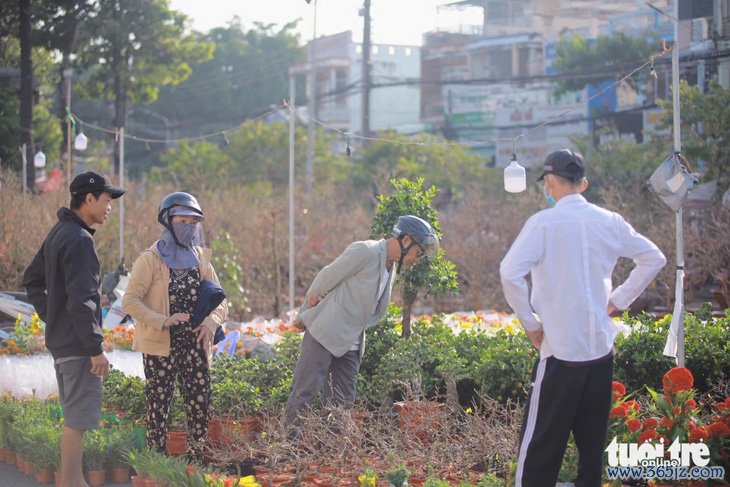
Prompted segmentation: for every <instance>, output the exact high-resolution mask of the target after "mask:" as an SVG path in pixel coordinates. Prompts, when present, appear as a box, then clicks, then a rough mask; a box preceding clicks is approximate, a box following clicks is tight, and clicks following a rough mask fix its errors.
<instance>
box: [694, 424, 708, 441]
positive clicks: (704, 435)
mask: <svg viewBox="0 0 730 487" xmlns="http://www.w3.org/2000/svg"><path fill="white" fill-rule="evenodd" d="M709 437H710V433H709V431H707V428H706V427H704V426H698V427H696V428H695V429H693V430H692V431H690V433H689V441H690V442H692V443H699V442H700V441H704V440H706V439H708V438H709Z"/></svg>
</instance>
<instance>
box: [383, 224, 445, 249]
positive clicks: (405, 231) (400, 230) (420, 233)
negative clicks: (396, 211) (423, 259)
mask: <svg viewBox="0 0 730 487" xmlns="http://www.w3.org/2000/svg"><path fill="white" fill-rule="evenodd" d="M406 235H408V236H409V237H411V238H412V239H413V241H414V242H415V243H416V244H417V245H418V246H419V247H420V248H421V249H423V252H424V253H425V254H426V256H427V257H435V256H436V255H437V254H438V251H439V249H440V248H441V246H440V245H439V238H438V235H436V232H435V231H434V229H433V227H432V226H431V225H430V224H429V223H428V222H427V221H426V220H424V219H423V218H419V217H417V216H414V215H403V216H399V217H398V221H397V222H396V223H395V225H393V237H395V238H397V239H398V241H399V242H400V241H401V240H402V239H403V237H404V236H406ZM403 250H405V253H404V255H405V254H406V253H408V249H404V248H403V244H401V252H403Z"/></svg>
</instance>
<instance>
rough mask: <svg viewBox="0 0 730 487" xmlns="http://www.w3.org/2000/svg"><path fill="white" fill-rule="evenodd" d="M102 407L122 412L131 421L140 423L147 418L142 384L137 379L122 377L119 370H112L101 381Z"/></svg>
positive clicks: (127, 376) (130, 376)
mask: <svg viewBox="0 0 730 487" xmlns="http://www.w3.org/2000/svg"><path fill="white" fill-rule="evenodd" d="M102 385H103V391H102V394H103V395H102V397H103V399H104V407H105V408H106V409H108V410H112V411H118V412H122V413H124V414H125V415H126V417H127V418H129V419H130V420H131V421H142V420H145V419H146V418H147V406H146V399H145V387H144V382H143V380H142V379H140V378H139V377H135V376H132V375H124V373H123V372H121V371H120V370H117V369H114V368H112V369H111V371H110V372H109V375H107V376H106V377H105V378H104V380H103V381H102Z"/></svg>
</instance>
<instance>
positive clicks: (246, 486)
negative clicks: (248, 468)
mask: <svg viewBox="0 0 730 487" xmlns="http://www.w3.org/2000/svg"><path fill="white" fill-rule="evenodd" d="M238 485H239V486H240V487H261V484H259V483H258V482H256V477H254V476H253V475H249V476H247V477H241V478H240V479H238Z"/></svg>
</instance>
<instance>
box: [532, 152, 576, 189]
mask: <svg viewBox="0 0 730 487" xmlns="http://www.w3.org/2000/svg"><path fill="white" fill-rule="evenodd" d="M585 173H586V165H585V163H584V162H583V156H582V155H580V153H578V152H574V151H572V150H570V149H561V150H558V151H555V152H551V153H550V154H549V155H548V156H547V157H546V158H545V165H544V167H543V173H542V175H541V176H540V177H539V178H537V180H538V181H542V180H543V178H544V177H545V175H546V174H555V175H556V176H560V177H563V178H565V179H569V180H570V181H573V182H575V181H578V180H579V179H581V178H582V177H583V176H584V175H585Z"/></svg>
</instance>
